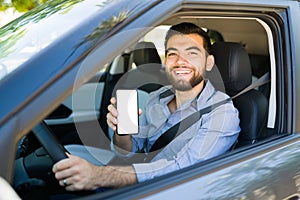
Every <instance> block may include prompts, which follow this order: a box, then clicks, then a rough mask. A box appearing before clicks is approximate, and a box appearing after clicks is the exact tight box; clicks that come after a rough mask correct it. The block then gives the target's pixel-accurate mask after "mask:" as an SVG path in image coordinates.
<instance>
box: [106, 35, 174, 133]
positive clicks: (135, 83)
mask: <svg viewBox="0 0 300 200" xmlns="http://www.w3.org/2000/svg"><path fill="white" fill-rule="evenodd" d="M130 57H131V58H130V63H129V67H131V66H132V65H133V64H134V65H135V66H136V67H135V68H132V69H131V70H129V71H128V72H127V73H125V74H124V75H123V76H122V77H121V78H120V79H119V80H118V82H117V84H116V85H115V87H114V90H113V92H112V95H113V96H115V92H116V90H117V89H137V90H138V102H139V108H141V109H142V110H143V108H144V107H145V105H146V102H147V99H148V95H149V93H150V92H152V91H155V90H157V89H159V88H160V87H162V86H165V85H168V84H169V82H168V81H167V77H166V75H165V71H164V69H163V67H162V64H161V59H160V57H159V54H158V52H157V49H156V47H155V45H154V43H152V42H144V41H142V42H139V43H137V44H136V46H135V48H134V50H133V51H132V52H131V55H130ZM108 135H109V138H111V137H112V135H113V132H112V130H111V129H108Z"/></svg>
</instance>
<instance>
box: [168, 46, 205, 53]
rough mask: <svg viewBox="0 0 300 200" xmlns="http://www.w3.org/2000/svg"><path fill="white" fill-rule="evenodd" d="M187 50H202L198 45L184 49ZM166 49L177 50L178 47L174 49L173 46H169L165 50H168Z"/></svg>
mask: <svg viewBox="0 0 300 200" xmlns="http://www.w3.org/2000/svg"><path fill="white" fill-rule="evenodd" d="M189 50H197V51H200V52H202V51H201V49H200V48H199V47H196V46H192V47H188V48H186V49H185V51H189ZM168 51H178V49H176V48H174V47H170V48H168V49H167V50H166V52H168Z"/></svg>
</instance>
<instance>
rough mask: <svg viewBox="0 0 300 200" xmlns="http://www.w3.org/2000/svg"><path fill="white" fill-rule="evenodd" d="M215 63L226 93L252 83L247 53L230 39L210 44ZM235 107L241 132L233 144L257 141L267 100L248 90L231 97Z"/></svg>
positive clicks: (238, 90) (260, 132) (230, 93)
mask: <svg viewBox="0 0 300 200" xmlns="http://www.w3.org/2000/svg"><path fill="white" fill-rule="evenodd" d="M212 54H213V55H214V56H215V63H216V65H217V67H218V69H219V71H220V73H221V76H222V78H223V81H224V86H225V90H226V93H227V94H228V95H229V96H234V95H236V94H237V93H239V92H240V91H242V90H243V89H244V88H246V87H247V86H249V85H250V84H251V82H252V72H251V65H250V60H249V56H248V54H247V52H246V50H245V49H244V48H243V47H242V46H241V45H240V44H239V43H233V42H216V43H214V44H213V46H212ZM233 103H234V105H235V106H236V108H237V109H238V110H239V117H240V127H241V132H240V135H239V138H238V143H237V144H236V147H240V146H243V145H247V144H252V143H254V142H256V141H257V140H259V139H260V138H261V137H262V135H263V131H264V130H265V128H266V120H267V111H268V100H267V99H266V97H265V96H264V95H263V94H262V93H261V92H260V91H258V90H255V89H252V90H250V91H248V92H246V93H244V94H242V95H240V96H239V97H237V98H235V99H234V100H233Z"/></svg>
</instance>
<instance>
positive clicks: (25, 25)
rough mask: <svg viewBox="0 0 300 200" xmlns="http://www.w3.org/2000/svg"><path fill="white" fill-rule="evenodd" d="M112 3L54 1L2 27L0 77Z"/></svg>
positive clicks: (101, 1) (91, 0)
mask: <svg viewBox="0 0 300 200" xmlns="http://www.w3.org/2000/svg"><path fill="white" fill-rule="evenodd" d="M113 2H114V0H85V1H83V0H54V1H51V2H49V3H45V4H43V5H42V6H40V7H38V8H37V9H34V10H32V11H30V12H28V13H26V14H24V15H23V16H22V17H20V18H18V19H16V20H14V21H13V22H11V23H9V24H8V25H6V26H4V27H2V28H1V30H0V52H1V53H0V79H2V78H3V77H4V76H6V75H7V74H9V73H11V72H12V71H13V70H15V69H17V68H18V67H19V66H21V65H22V64H23V63H24V62H26V61H27V60H29V59H30V58H31V57H32V56H33V55H35V54H36V53H38V52H40V51H41V50H43V49H44V48H46V47H47V46H48V45H49V44H51V43H52V42H53V41H54V40H56V39H57V38H58V37H60V36H62V35H64V34H66V33H67V32H69V31H71V30H72V29H73V28H75V27H76V26H78V25H79V24H80V23H82V22H83V21H86V19H87V18H89V17H91V16H92V15H94V14H95V13H96V12H99V11H100V10H102V9H104V8H105V7H107V6H108V5H109V4H111V3H113ZM58 18H59V20H57V19H58ZM37 22H38V23H37Z"/></svg>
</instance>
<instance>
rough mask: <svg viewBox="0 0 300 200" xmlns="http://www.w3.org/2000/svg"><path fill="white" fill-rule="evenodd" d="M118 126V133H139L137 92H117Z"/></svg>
mask: <svg viewBox="0 0 300 200" xmlns="http://www.w3.org/2000/svg"><path fill="white" fill-rule="evenodd" d="M116 94H117V110H118V113H119V115H118V126H117V133H118V134H119V135H123V134H137V133H138V127H139V125H138V97H137V91H136V90H117V93H116Z"/></svg>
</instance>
